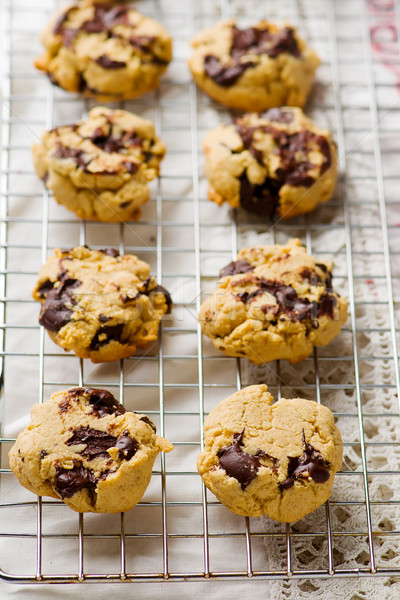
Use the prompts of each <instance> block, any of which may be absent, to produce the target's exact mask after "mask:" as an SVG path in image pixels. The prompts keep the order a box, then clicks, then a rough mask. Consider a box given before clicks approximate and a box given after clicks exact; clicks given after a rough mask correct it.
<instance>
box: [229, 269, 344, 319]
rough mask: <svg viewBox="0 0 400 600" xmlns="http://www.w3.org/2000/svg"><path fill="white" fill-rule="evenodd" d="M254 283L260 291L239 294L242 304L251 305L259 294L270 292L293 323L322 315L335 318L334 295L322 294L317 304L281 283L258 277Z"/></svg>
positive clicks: (281, 310)
mask: <svg viewBox="0 0 400 600" xmlns="http://www.w3.org/2000/svg"><path fill="white" fill-rule="evenodd" d="M254 283H256V285H257V286H258V289H256V290H254V291H253V292H242V293H240V294H237V298H238V299H239V300H241V302H244V303H249V302H251V301H252V300H253V299H254V298H255V297H256V296H258V295H259V294H263V293H265V292H268V293H269V294H271V295H272V296H274V297H275V298H276V301H277V303H278V307H279V311H280V312H282V313H285V314H286V315H288V316H289V318H290V319H291V320H293V321H294V320H298V321H303V320H304V319H313V320H314V319H316V318H317V317H319V316H321V315H328V316H330V317H331V318H333V311H334V307H335V305H336V297H335V296H334V295H333V294H328V293H325V294H322V295H321V297H320V299H319V301H318V302H317V301H316V300H313V301H310V300H308V298H299V297H298V295H297V292H296V290H295V289H294V288H292V287H291V286H290V285H285V284H284V283H282V282H280V281H274V280H271V279H264V278H262V277H257V278H255V281H254ZM263 308H264V307H263ZM265 308H268V307H265ZM272 308H275V307H272ZM314 328H315V327H314Z"/></svg>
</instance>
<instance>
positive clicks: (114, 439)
mask: <svg viewBox="0 0 400 600" xmlns="http://www.w3.org/2000/svg"><path fill="white" fill-rule="evenodd" d="M172 449H173V446H172V444H171V443H170V442H168V440H166V439H164V438H162V437H159V436H158V435H156V428H155V425H154V423H152V421H151V420H150V419H149V418H148V417H147V416H146V415H141V414H136V413H134V412H130V411H127V410H125V408H124V407H123V406H122V404H120V403H119V402H117V400H116V399H115V398H114V396H113V395H112V394H111V393H110V392H108V391H107V390H97V389H92V388H71V389H69V390H65V391H62V392H56V393H55V394H53V395H52V396H51V398H50V400H48V401H47V402H45V403H44V404H35V405H34V406H33V408H32V412H31V422H30V424H29V425H28V427H27V428H26V429H25V431H23V432H22V433H20V434H19V436H18V437H17V441H16V442H15V444H14V446H13V447H12V448H11V450H10V453H9V460H10V467H11V469H12V471H13V472H14V474H15V475H16V477H17V479H18V480H19V482H20V483H21V485H23V486H24V487H25V488H27V489H28V490H30V491H31V492H33V493H34V494H37V495H38V496H50V497H52V498H60V499H61V500H62V501H63V502H65V504H67V505H68V506H70V507H71V508H72V509H73V510H76V511H78V512H98V513H103V512H110V513H115V512H123V511H126V510H130V509H131V508H132V507H133V506H135V505H136V504H137V503H138V502H139V500H140V499H141V497H142V496H143V494H144V492H145V490H146V488H147V486H148V484H149V481H150V478H151V470H152V467H153V464H154V461H155V459H156V456H157V454H158V453H159V452H160V451H162V452H169V451H170V450H172Z"/></svg>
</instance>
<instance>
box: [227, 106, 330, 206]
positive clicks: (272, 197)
mask: <svg viewBox="0 0 400 600" xmlns="http://www.w3.org/2000/svg"><path fill="white" fill-rule="evenodd" d="M274 110H276V111H280V109H271V111H274ZM271 111H268V113H270V112H271ZM268 113H265V115H266V116H267V118H271V117H269V116H268ZM235 125H236V131H237V132H238V134H239V135H240V137H241V139H242V142H243V146H244V147H245V148H246V149H247V150H249V151H250V152H251V154H252V155H253V156H254V157H255V158H256V160H257V161H258V162H259V163H260V164H262V165H263V164H264V157H263V154H262V152H260V151H259V150H258V149H257V148H254V146H253V133H254V131H257V130H260V129H261V130H262V131H264V132H265V133H269V134H270V135H272V137H273V138H274V141H275V142H276V144H277V149H276V154H278V156H279V158H280V167H278V169H276V171H275V177H274V178H270V177H269V178H267V179H266V180H265V182H264V183H263V184H261V185H253V184H252V183H250V182H249V180H248V178H247V174H246V173H245V172H244V173H243V174H242V175H241V177H240V179H239V181H240V205H241V206H242V208H244V209H245V210H248V211H249V212H254V213H256V214H258V215H261V216H263V215H273V214H274V212H275V211H276V208H277V206H278V205H279V193H280V189H281V187H282V186H283V185H285V184H288V185H292V186H300V185H301V186H304V187H310V186H312V185H313V184H314V183H315V177H312V176H311V175H309V174H308V173H309V171H310V170H311V169H315V168H316V165H314V164H312V163H310V162H309V161H308V160H298V155H299V154H306V153H307V152H308V151H309V148H310V147H311V145H313V144H315V145H316V146H317V147H318V149H319V151H320V152H321V153H322V155H323V156H324V161H323V163H322V165H321V167H320V169H321V174H322V173H324V172H325V171H326V169H327V168H328V167H329V166H330V165H331V160H332V159H331V151H330V146H329V143H328V141H327V139H326V138H325V137H324V136H321V135H317V134H315V133H313V132H311V131H308V130H303V131H300V132H298V133H291V134H290V133H287V132H286V131H284V130H283V129H276V128H274V127H272V126H270V125H266V126H263V127H261V128H259V127H246V126H243V125H241V122H240V119H238V120H236V122H235Z"/></svg>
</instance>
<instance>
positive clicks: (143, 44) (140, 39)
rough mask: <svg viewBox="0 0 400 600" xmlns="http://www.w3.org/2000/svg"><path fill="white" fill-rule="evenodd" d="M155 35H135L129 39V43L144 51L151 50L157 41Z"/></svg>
mask: <svg viewBox="0 0 400 600" xmlns="http://www.w3.org/2000/svg"><path fill="white" fill-rule="evenodd" d="M156 39H157V38H156V37H155V36H154V35H135V36H132V37H131V38H130V39H129V43H130V44H131V46H133V47H134V48H137V49H138V50H141V51H142V52H150V45H151V44H152V43H153V42H155V41H156Z"/></svg>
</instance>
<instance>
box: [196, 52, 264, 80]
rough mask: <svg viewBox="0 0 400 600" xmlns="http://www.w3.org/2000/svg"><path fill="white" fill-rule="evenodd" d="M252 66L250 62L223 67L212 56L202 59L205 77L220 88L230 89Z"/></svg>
mask: <svg viewBox="0 0 400 600" xmlns="http://www.w3.org/2000/svg"><path fill="white" fill-rule="evenodd" d="M253 64H254V63H252V62H244V63H236V64H233V65H231V66H224V65H223V64H222V63H221V61H220V60H219V58H217V57H216V56H213V55H212V54H207V56H205V57H204V71H205V73H206V75H207V76H208V77H210V78H211V79H212V80H213V81H215V83H217V84H218V85H220V86H221V87H230V86H231V85H233V84H234V83H235V82H236V81H237V80H238V79H239V77H241V75H242V74H243V73H244V72H245V71H246V70H247V69H248V68H249V67H252V66H253Z"/></svg>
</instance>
